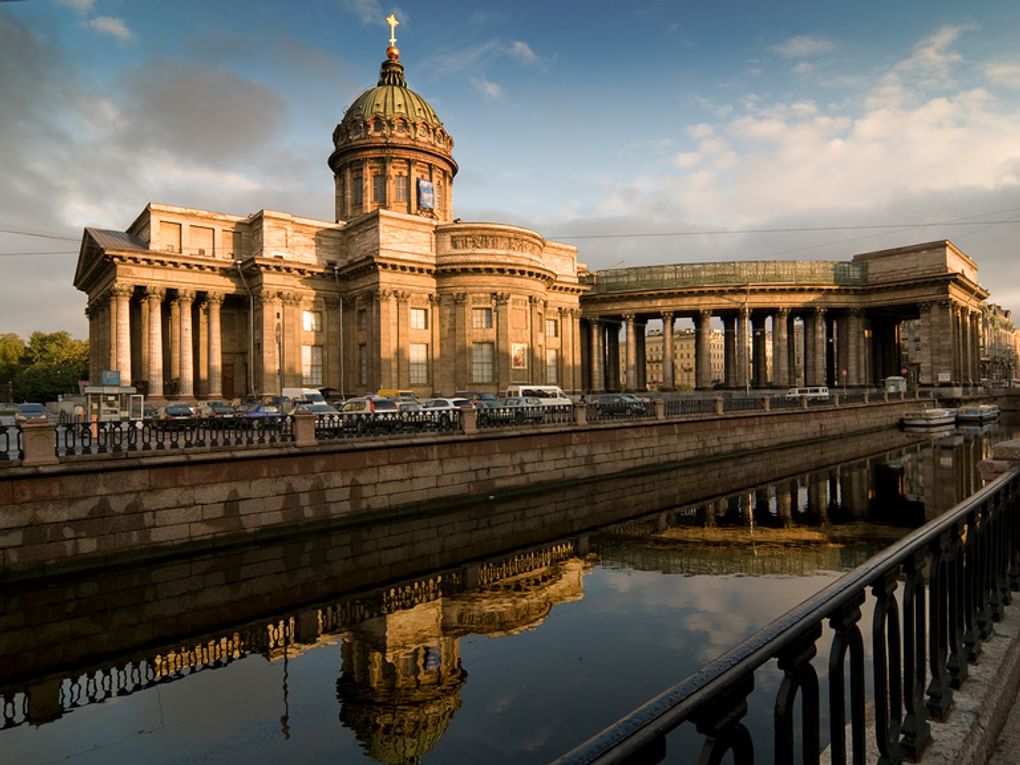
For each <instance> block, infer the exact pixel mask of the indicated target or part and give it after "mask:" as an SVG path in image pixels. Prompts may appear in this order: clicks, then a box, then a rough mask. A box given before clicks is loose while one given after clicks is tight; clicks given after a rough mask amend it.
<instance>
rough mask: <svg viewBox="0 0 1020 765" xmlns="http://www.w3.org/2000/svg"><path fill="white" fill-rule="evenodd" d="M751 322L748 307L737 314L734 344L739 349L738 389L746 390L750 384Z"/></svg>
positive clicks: (737, 354)
mask: <svg viewBox="0 0 1020 765" xmlns="http://www.w3.org/2000/svg"><path fill="white" fill-rule="evenodd" d="M749 320H750V311H748V309H747V307H744V308H741V309H740V311H739V312H738V313H737V321H736V330H735V332H734V335H733V340H734V344H735V345H736V348H737V353H736V356H737V379H736V383H737V386H736V387H738V388H746V387H747V386H748V384H749V383H750V378H749V377H748V374H749V373H750V371H751V370H750V369H749V363H748V362H749V361H750V360H749V359H748V352H749V351H750V348H748V345H747V325H748V322H749Z"/></svg>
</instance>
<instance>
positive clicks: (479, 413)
mask: <svg viewBox="0 0 1020 765" xmlns="http://www.w3.org/2000/svg"><path fill="white" fill-rule="evenodd" d="M921 395H922V394H917V398H918V399H920V398H921ZM924 395H925V396H928V395H930V394H927V393H926V394H924ZM911 398H913V396H911ZM895 400H907V397H906V395H905V394H882V393H878V394H875V393H874V392H873V391H858V392H852V393H850V394H848V395H845V394H843V393H842V392H839V393H837V392H832V394H831V397H830V398H810V399H808V398H804V399H801V398H793V397H791V398H787V397H786V395H785V394H778V395H776V394H769V393H768V392H764V391H763V392H761V393H760V394H755V393H751V394H748V395H733V394H732V393H730V394H727V395H719V396H704V395H700V396H691V397H685V398H650V399H643V400H642V401H641V403H640V404H639V405H637V406H632V407H630V406H628V407H622V406H618V405H613V406H611V407H603V406H601V405H595V403H594V402H592V403H591V404H589V405H588V406H587V407H578V406H576V405H565V406H545V405H543V406H525V407H493V408H484V407H483V408H478V409H476V410H475V411H474V412H473V413H472V412H469V414H472V415H473V416H471V417H468V416H467V415H466V414H465V411H462V410H459V409H453V410H445V409H443V410H428V409H423V410H416V411H400V412H379V413H371V414H366V413H337V414H320V415H317V416H316V419H315V424H314V437H315V440H316V441H319V442H334V441H346V440H351V439H364V438H389V437H403V438H406V437H409V436H436V435H460V434H473V433H475V432H477V431H478V430H496V429H512V428H521V427H533V426H541V425H550V426H553V425H558V426H572V425H575V424H579V423H581V422H584V423H586V424H601V423H610V422H616V423H620V422H640V421H646V422H647V421H653V420H661V419H668V418H677V417H706V416H708V417H711V416H721V415H727V414H739V413H745V414H746V413H749V412H769V411H773V410H779V409H793V408H802V409H808V408H811V409H817V408H830V407H838V406H847V405H867V404H869V403H871V402H872V401H874V402H875V403H884V402H885V401H895ZM926 400H927V399H926ZM582 410H583V411H584V412H585V415H584V417H583V419H582V416H581V415H580V413H579V412H580V411H582ZM52 427H53V428H54V440H55V445H54V447H53V454H54V455H55V456H56V457H57V458H58V459H75V458H83V457H90V456H91V457H95V456H106V455H117V454H130V455H134V456H141V455H146V454H168V453H179V452H181V451H184V450H190V449H205V450H208V449H219V448H228V449H233V448H246V447H266V446H289V445H292V444H293V443H294V442H295V440H296V435H295V420H294V416H291V415H279V416H270V417H246V416H237V417H193V418H185V419H180V420H156V419H146V420H132V421H118V422H99V421H97V422H91V421H87V420H82V419H71V418H67V417H64V418H62V419H61V421H60V422H58V423H56V424H54V425H52ZM306 445H307V444H306ZM47 449H48V447H47ZM36 450H37V452H38V448H37V449H36ZM40 454H41V453H37V454H35V458H38V457H39V456H40ZM25 459H26V457H25V454H24V447H23V434H22V430H21V428H20V427H17V426H0V468H3V467H9V466H16V465H18V464H20V463H22V462H24V461H25ZM36 464H38V463H36Z"/></svg>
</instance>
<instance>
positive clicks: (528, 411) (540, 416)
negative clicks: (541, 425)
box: [499, 396, 545, 423]
mask: <svg viewBox="0 0 1020 765" xmlns="http://www.w3.org/2000/svg"><path fill="white" fill-rule="evenodd" d="M499 405H500V407H501V408H503V409H505V410H506V411H507V412H508V413H509V419H511V420H513V421H514V422H530V423H536V422H542V420H544V419H545V406H544V405H543V404H542V399H540V398H538V397H537V396H507V397H506V398H503V399H500V402H499Z"/></svg>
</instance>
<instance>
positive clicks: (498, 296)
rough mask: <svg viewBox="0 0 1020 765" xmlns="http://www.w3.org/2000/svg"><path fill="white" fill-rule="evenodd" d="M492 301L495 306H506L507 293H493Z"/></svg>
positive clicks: (507, 300)
mask: <svg viewBox="0 0 1020 765" xmlns="http://www.w3.org/2000/svg"><path fill="white" fill-rule="evenodd" d="M492 299H493V300H494V301H495V302H496V305H497V306H501V305H506V304H507V303H509V302H510V293H509V292H493V293H492Z"/></svg>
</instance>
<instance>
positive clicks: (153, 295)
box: [145, 287, 166, 302]
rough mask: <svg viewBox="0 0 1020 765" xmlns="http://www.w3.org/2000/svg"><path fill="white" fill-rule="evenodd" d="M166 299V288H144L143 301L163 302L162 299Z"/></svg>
mask: <svg viewBox="0 0 1020 765" xmlns="http://www.w3.org/2000/svg"><path fill="white" fill-rule="evenodd" d="M165 297H166V288H164V287H146V288H145V299H146V300H150V301H151V300H158V301H159V302H163V298H165Z"/></svg>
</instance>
